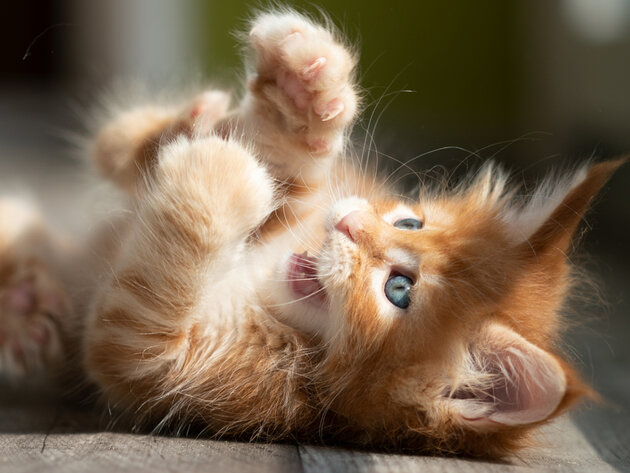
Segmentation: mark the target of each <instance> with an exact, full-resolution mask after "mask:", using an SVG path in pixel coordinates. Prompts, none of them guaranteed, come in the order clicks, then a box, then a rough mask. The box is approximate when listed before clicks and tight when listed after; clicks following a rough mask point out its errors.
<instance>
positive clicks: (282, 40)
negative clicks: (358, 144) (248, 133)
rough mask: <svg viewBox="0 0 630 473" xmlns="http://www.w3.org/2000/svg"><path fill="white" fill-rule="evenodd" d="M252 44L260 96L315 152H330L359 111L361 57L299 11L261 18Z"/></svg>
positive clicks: (252, 84)
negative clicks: (358, 67)
mask: <svg viewBox="0 0 630 473" xmlns="http://www.w3.org/2000/svg"><path fill="white" fill-rule="evenodd" d="M250 42H251V45H252V47H253V49H254V51H255V53H256V75H255V77H253V79H252V81H251V82H250V88H251V90H252V92H253V94H254V96H256V97H257V98H258V99H261V100H263V101H265V102H268V103H269V104H270V105H271V108H275V109H276V110H277V111H278V112H279V114H280V117H281V119H282V120H283V123H282V125H283V126H284V127H288V128H289V131H292V132H293V133H296V134H299V135H301V136H302V139H303V142H304V144H305V145H306V146H307V147H308V149H309V150H310V151H311V152H313V153H316V154H328V153H329V152H330V151H332V148H334V147H335V144H336V143H334V141H335V140H336V139H338V135H339V132H340V131H342V130H343V129H344V128H345V126H346V125H348V124H349V123H350V121H351V120H352V119H353V117H354V115H355V112H356V108H357V97H356V93H355V91H354V82H353V78H352V75H353V70H354V67H355V65H356V59H355V58H354V57H353V55H352V54H351V53H350V52H349V51H348V50H347V49H346V48H345V47H344V46H343V45H341V44H340V43H339V42H337V41H336V40H335V38H334V37H333V35H332V34H331V33H330V32H329V31H328V30H326V29H324V28H323V27H321V26H319V25H315V24H313V23H311V22H310V21H308V20H306V19H305V18H304V17H302V16H300V15H298V14H294V13H287V14H281V15H273V14H267V15H263V16H261V17H259V18H258V19H257V20H256V21H255V22H254V24H253V27H252V29H251V32H250Z"/></svg>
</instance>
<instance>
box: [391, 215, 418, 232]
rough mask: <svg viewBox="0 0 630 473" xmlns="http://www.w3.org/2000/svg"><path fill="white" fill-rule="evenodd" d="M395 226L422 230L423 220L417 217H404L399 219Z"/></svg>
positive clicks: (402, 228) (403, 228)
mask: <svg viewBox="0 0 630 473" xmlns="http://www.w3.org/2000/svg"><path fill="white" fill-rule="evenodd" d="M394 226H395V227H396V228H400V229H401V230H420V229H421V228H422V222H421V221H420V220H417V219H415V218H403V219H400V220H397V221H396V223H394Z"/></svg>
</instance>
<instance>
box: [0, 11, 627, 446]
mask: <svg viewBox="0 0 630 473" xmlns="http://www.w3.org/2000/svg"><path fill="white" fill-rule="evenodd" d="M250 26H251V28H250V33H249V35H247V36H245V37H244V41H246V42H247V43H248V45H249V54H250V55H249V59H248V68H247V90H246V93H245V94H244V97H243V98H242V100H241V101H240V103H238V104H237V105H236V106H234V107H231V106H230V97H229V94H227V93H225V92H222V91H212V90H210V91H205V92H203V93H201V94H199V95H198V96H197V97H195V98H192V99H189V100H187V101H185V103H180V104H175V105H171V106H162V105H155V104H153V105H151V104H149V105H146V106H142V107H137V108H133V109H130V110H123V111H116V112H115V113H112V114H110V115H111V116H110V117H109V119H108V121H107V123H105V124H104V125H103V126H102V127H101V128H100V130H99V131H98V133H97V134H96V137H95V139H94V141H93V142H92V145H91V149H90V153H91V157H92V159H93V162H94V166H95V167H96V168H97V169H98V171H100V173H101V174H102V175H103V176H104V177H105V178H106V179H108V180H111V181H112V182H113V183H115V184H116V185H117V187H118V188H119V191H120V192H121V193H122V194H123V195H124V196H125V198H126V199H127V200H128V202H129V206H130V208H131V209H132V210H130V211H129V212H126V213H124V214H122V215H119V216H117V217H115V218H111V219H109V220H108V221H107V222H103V223H102V225H101V226H100V227H99V228H98V229H96V230H95V231H94V232H93V235H92V236H91V237H90V238H88V239H87V240H86V241H80V242H75V243H74V244H73V245H69V244H68V243H67V241H66V240H62V239H60V238H59V237H58V236H56V235H53V234H52V232H51V231H49V230H48V229H47V227H46V225H45V223H44V222H43V221H42V220H41V219H40V218H39V217H38V216H37V212H36V210H34V209H33V208H32V207H26V206H25V204H22V203H19V202H16V201H15V200H11V199H2V200H0V219H1V221H2V222H3V224H2V226H1V228H0V350H1V351H0V369H2V371H3V372H4V373H5V375H6V376H7V377H10V378H11V379H13V380H19V379H20V378H22V377H24V376H25V375H26V374H27V373H29V372H32V371H33V370H36V369H38V368H41V367H43V366H48V367H52V366H55V367H58V368H59V370H60V371H61V372H62V375H61V376H60V377H61V378H62V379H64V380H65V381H66V382H68V380H70V381H69V382H70V383H71V386H76V385H77V384H78V383H79V381H78V380H84V384H85V385H86V386H89V387H91V389H96V390H97V391H98V392H99V393H100V395H101V398H102V401H103V404H104V405H106V406H107V407H108V408H109V409H110V411H111V412H113V413H114V415H125V416H128V417H129V418H131V419H132V420H133V424H134V425H135V426H137V427H138V428H139V429H149V430H153V431H166V432H172V433H176V434H186V433H189V432H192V431H194V432H202V433H203V434H205V435H210V436H215V437H221V436H227V437H232V438H239V439H246V440H257V439H262V440H265V441H274V440H292V439H293V440H294V439H297V440H299V441H315V442H316V441H322V440H323V441H326V442H337V443H340V444H351V445H358V446H366V447H373V448H379V449H389V450H396V451H409V452H416V453H449V454H450V453H457V454H468V455H475V456H495V457H496V456H502V455H505V454H508V453H511V452H513V451H515V450H517V449H519V448H521V447H523V446H524V445H526V444H527V440H528V438H529V435H528V434H529V433H530V432H531V431H532V430H533V429H534V428H536V427H538V426H540V425H541V424H542V423H545V422H547V421H549V420H550V419H553V418H555V417H556V416H558V415H560V414H561V413H563V412H565V411H566V410H567V409H568V408H569V407H571V406H573V405H574V404H575V403H576V402H577V401H579V400H580V399H583V398H586V397H593V396H595V394H594V393H593V392H592V391H591V389H590V388H589V387H588V386H587V385H586V384H585V383H584V382H583V381H582V380H581V378H580V376H579V374H578V373H577V372H576V371H575V370H574V369H573V368H572V367H571V366H570V363H569V360H567V358H566V356H565V355H564V354H563V353H562V351H561V350H560V349H559V340H560V336H561V330H562V328H563V321H562V312H563V308H564V304H565V301H566V299H567V297H568V296H569V294H570V291H571V287H572V285H573V276H572V271H571V266H570V262H569V261H568V259H567V255H568V254H569V253H570V251H571V240H572V237H573V234H574V233H575V231H576V228H577V226H578V224H579V223H580V221H581V219H582V216H583V215H584V213H585V212H586V211H587V210H588V206H589V203H590V201H591V199H592V198H593V197H594V196H595V195H596V194H597V193H598V191H599V190H600V189H601V188H602V186H603V185H604V184H605V183H606V181H607V179H608V178H609V177H610V175H611V174H612V173H613V172H614V171H615V170H616V169H617V167H618V166H620V165H621V164H622V161H621V160H619V161H610V162H603V163H599V164H585V165H583V166H582V167H580V168H579V169H577V170H574V171H570V172H563V173H561V174H558V175H557V176H556V177H550V178H549V179H548V180H546V181H544V182H543V183H541V184H540V185H539V186H538V187H537V188H536V189H535V190H534V191H533V192H528V195H523V191H522V190H521V189H520V188H519V187H518V186H515V185H513V184H512V183H511V182H510V178H509V176H508V174H507V173H506V172H505V171H503V170H502V169H500V168H499V167H498V166H496V165H493V164H491V163H490V164H487V165H485V166H484V167H482V168H481V169H479V170H478V171H476V172H474V173H472V174H471V175H470V176H469V177H467V178H465V179H463V180H462V181H461V182H460V183H459V184H457V185H455V186H447V185H445V184H444V183H438V184H435V183H433V184H432V183H431V182H426V183H421V184H420V189H421V190H420V192H419V194H418V195H415V196H412V197H410V198H401V197H400V193H399V191H398V190H397V189H395V188H394V186H393V185H390V184H391V183H390V181H391V177H389V176H387V177H379V176H378V175H377V174H376V173H372V172H369V171H368V170H367V167H368V166H367V165H366V164H365V163H364V162H354V161H353V160H352V159H351V158H349V157H348V156H353V155H352V154H351V153H349V152H347V150H348V148H349V139H348V135H349V132H350V129H351V124H352V122H353V120H354V119H355V118H356V115H357V113H358V110H359V104H360V100H359V89H358V86H357V84H356V82H355V66H356V64H357V58H356V54H355V53H354V52H353V51H352V50H351V49H350V48H349V47H347V46H346V45H344V43H343V40H342V39H341V38H340V37H339V35H338V34H337V33H336V32H335V31H334V30H333V28H332V27H331V26H330V25H327V26H326V27H324V26H321V25H319V24H317V23H315V22H312V21H311V20H310V19H308V18H306V17H304V16H301V15H299V14H297V13H295V12H293V11H276V12H273V13H263V14H261V15H259V16H258V17H256V18H255V19H254V20H253V21H252V23H251V25H250Z"/></svg>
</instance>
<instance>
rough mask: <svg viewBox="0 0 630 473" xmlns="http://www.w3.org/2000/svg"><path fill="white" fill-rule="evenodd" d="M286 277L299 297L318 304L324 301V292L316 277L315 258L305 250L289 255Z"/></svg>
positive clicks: (322, 303) (320, 304)
mask: <svg viewBox="0 0 630 473" xmlns="http://www.w3.org/2000/svg"><path fill="white" fill-rule="evenodd" d="M287 279H288V283H289V287H290V288H291V290H292V291H293V292H294V293H295V294H296V295H297V296H298V297H299V298H300V299H303V300H305V301H307V302H310V303H313V304H315V305H318V306H322V305H324V304H325V303H326V292H325V290H324V287H323V286H322V285H321V283H320V282H319V279H318V278H317V258H315V257H314V256H309V255H308V252H307V251H305V252H304V253H301V254H297V253H293V254H292V255H291V257H290V258H289V270H288V274H287Z"/></svg>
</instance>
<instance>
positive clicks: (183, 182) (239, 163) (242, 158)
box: [156, 136, 275, 233]
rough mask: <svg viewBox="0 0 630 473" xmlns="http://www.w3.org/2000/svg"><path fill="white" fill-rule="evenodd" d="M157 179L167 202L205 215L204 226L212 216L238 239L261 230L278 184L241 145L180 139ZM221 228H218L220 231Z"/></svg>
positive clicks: (168, 153)
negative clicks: (207, 217) (260, 226)
mask: <svg viewBox="0 0 630 473" xmlns="http://www.w3.org/2000/svg"><path fill="white" fill-rule="evenodd" d="M156 177H157V179H158V185H159V187H160V190H161V192H162V193H163V194H166V195H165V197H166V200H170V201H174V202H175V203H176V204H177V206H178V207H179V208H181V209H184V208H185V207H184V203H186V204H189V205H187V206H188V207H189V208H191V209H194V210H195V212H200V219H198V220H200V221H201V216H203V215H205V214H206V213H211V214H212V218H213V219H223V220H224V221H225V222H222V224H224V228H226V229H234V230H235V231H236V233H247V232H249V231H250V230H251V229H252V228H255V227H257V226H258V225H259V224H260V223H261V222H262V220H264V219H265V218H266V217H267V216H268V215H269V213H270V212H272V211H273V208H274V205H273V202H274V188H275V186H274V183H273V180H272V179H271V178H270V176H269V174H268V172H267V170H266V169H265V168H264V167H263V166H262V165H261V164H260V163H259V162H258V161H257V160H256V158H254V157H253V156H252V155H251V154H250V152H249V151H248V150H247V149H245V148H244V147H243V146H242V145H240V144H239V143H238V142H236V141H231V140H223V139H221V138H218V137H216V136H209V137H206V138H197V139H193V140H188V139H179V140H177V141H175V142H174V143H171V144H170V145H168V146H167V147H165V148H164V149H163V150H162V153H161V156H160V161H159V166H158V172H157V176H156ZM191 218H192V216H191ZM220 227H221V224H219V223H218V222H216V221H215V222H214V223H213V228H214V230H215V231H216V229H217V228H220Z"/></svg>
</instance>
